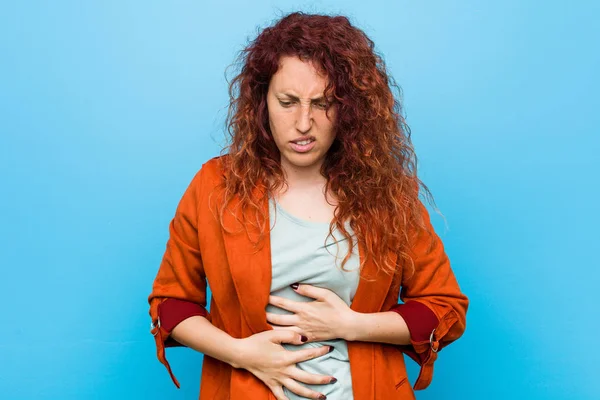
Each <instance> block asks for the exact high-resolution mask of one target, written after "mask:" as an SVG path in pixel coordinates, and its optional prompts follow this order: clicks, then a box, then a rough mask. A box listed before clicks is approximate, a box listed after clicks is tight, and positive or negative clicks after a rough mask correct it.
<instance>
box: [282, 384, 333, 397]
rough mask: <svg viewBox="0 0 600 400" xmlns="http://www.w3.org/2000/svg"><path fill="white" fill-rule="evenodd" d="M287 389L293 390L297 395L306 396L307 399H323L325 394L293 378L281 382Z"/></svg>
mask: <svg viewBox="0 0 600 400" xmlns="http://www.w3.org/2000/svg"><path fill="white" fill-rule="evenodd" d="M282 383H283V384H284V386H285V387H286V388H288V390H290V391H291V392H294V393H295V394H297V395H298V396H301V397H306V398H308V399H325V398H326V397H325V395H324V394H323V393H319V392H315V391H314V390H312V389H309V388H307V387H305V386H302V385H301V384H299V383H298V382H296V381H295V380H293V379H286V380H284V381H283V382H282Z"/></svg>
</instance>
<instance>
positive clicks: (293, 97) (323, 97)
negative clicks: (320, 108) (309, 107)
mask: <svg viewBox="0 0 600 400" xmlns="http://www.w3.org/2000/svg"><path fill="white" fill-rule="evenodd" d="M278 94H279V95H282V96H287V97H289V98H290V99H291V100H296V101H300V98H299V97H297V96H294V95H292V94H289V93H278ZM322 100H325V96H319V97H315V98H314V99H311V101H312V102H319V101H322Z"/></svg>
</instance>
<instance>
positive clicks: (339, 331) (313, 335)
mask: <svg viewBox="0 0 600 400" xmlns="http://www.w3.org/2000/svg"><path fill="white" fill-rule="evenodd" d="M295 291H296V293H298V294H301V295H303V296H306V297H311V298H313V299H315V300H314V301H310V302H299V301H293V300H289V299H285V298H283V297H278V296H270V297H269V304H272V305H274V306H277V307H279V308H283V309H284V310H288V311H291V312H293V313H294V314H289V315H281V314H273V313H267V321H268V322H269V323H271V324H275V325H277V326H273V329H275V330H286V331H293V332H296V333H299V334H301V335H304V336H306V337H307V338H308V341H311V342H314V341H323V340H330V339H338V338H340V339H346V338H347V337H348V336H347V335H348V334H349V333H350V332H351V331H352V328H351V326H352V321H354V320H355V319H356V315H357V313H356V312H355V311H354V310H352V309H351V308H350V307H348V305H347V304H346V302H344V300H342V299H341V298H340V297H339V296H338V295H337V294H335V293H334V292H332V291H331V290H329V289H323V288H319V287H316V286H312V285H305V284H302V285H298V288H297V289H295Z"/></svg>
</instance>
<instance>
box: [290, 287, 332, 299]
mask: <svg viewBox="0 0 600 400" xmlns="http://www.w3.org/2000/svg"><path fill="white" fill-rule="evenodd" d="M294 290H295V292H296V293H298V294H301V295H302V296H305V297H310V298H313V299H316V300H321V301H322V300H325V298H326V297H327V296H328V295H329V293H331V291H330V290H329V289H324V288H320V287H317V286H313V285H307V284H305V283H303V284H299V285H298V288H297V289H294Z"/></svg>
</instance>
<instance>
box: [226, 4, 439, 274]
mask: <svg viewBox="0 0 600 400" xmlns="http://www.w3.org/2000/svg"><path fill="white" fill-rule="evenodd" d="M284 55H286V56H297V57H299V58H300V59H302V60H303V61H310V62H312V63H313V65H315V66H317V67H318V68H320V69H321V71H322V72H323V73H324V74H325V76H327V77H328V85H327V87H326V89H325V96H326V98H328V97H329V96H330V95H332V96H333V98H334V102H335V103H336V106H337V111H336V113H335V115H336V116H335V120H334V129H335V131H336V139H335V140H334V142H333V144H332V146H331V148H330V149H329V151H328V153H327V155H326V158H325V161H324V163H323V166H322V169H321V174H322V175H323V176H324V177H325V178H326V181H327V183H326V190H327V191H330V192H332V193H333V194H334V195H335V196H336V198H337V201H338V204H337V206H336V209H335V212H334V218H333V220H332V222H331V225H330V231H329V234H330V235H331V233H332V231H333V229H334V228H335V227H337V228H338V229H339V230H340V232H341V233H342V234H343V235H344V236H345V237H346V238H347V239H348V240H349V244H350V246H349V250H348V253H347V254H346V256H345V258H344V260H343V262H342V268H344V264H345V263H346V261H347V260H348V259H349V258H350V255H351V251H352V247H353V246H354V242H353V239H352V235H350V234H349V232H348V231H347V230H346V229H345V227H344V224H345V222H349V223H350V227H351V228H352V230H353V231H354V234H355V237H356V240H357V241H362V243H363V244H364V248H365V250H366V252H367V254H365V255H364V260H366V259H368V258H371V259H372V260H373V261H374V263H375V265H376V266H377V268H378V270H381V269H383V270H384V271H385V272H386V273H393V272H395V271H397V268H396V265H388V264H390V263H389V262H388V258H387V254H389V252H390V251H392V252H394V253H396V254H398V256H400V257H402V258H404V259H408V260H409V262H410V263H411V268H412V267H413V265H412V260H411V259H410V256H409V254H408V250H409V247H408V246H409V245H410V243H411V235H410V232H416V231H418V228H425V227H426V225H425V221H423V218H422V213H421V212H420V207H421V206H420V204H419V203H420V200H419V186H421V187H423V189H424V190H425V191H426V192H427V194H428V197H429V198H430V199H432V198H433V197H432V195H431V193H430V191H429V189H428V188H427V186H425V185H424V184H423V183H422V182H421V181H420V179H419V178H418V177H417V157H416V155H415V152H414V148H413V145H412V143H411V140H410V129H409V127H408V125H407V124H406V123H405V120H404V117H403V116H402V106H401V103H400V98H401V90H400V89H399V87H398V85H397V84H396V83H395V81H394V80H393V78H392V77H390V76H389V75H388V74H387V72H386V67H385V63H384V61H383V60H382V58H381V57H380V56H379V55H378V54H377V53H376V52H375V51H374V43H373V41H372V40H371V39H369V38H368V37H367V35H366V34H365V33H364V32H363V31H362V30H360V29H358V28H356V27H354V26H353V25H352V24H351V23H350V21H349V20H348V19H347V18H346V17H344V16H328V15H315V14H306V13H302V12H294V13H291V14H288V15H286V16H284V17H282V18H281V19H280V20H278V21H277V22H276V23H275V24H274V25H272V26H270V27H267V28H265V29H264V30H262V31H261V32H260V33H259V34H258V36H257V37H256V38H255V39H254V40H253V41H251V42H250V43H249V44H248V45H247V46H246V47H245V48H244V49H243V50H242V51H241V52H240V54H239V56H238V59H237V62H238V63H239V64H240V65H241V70H240V72H239V74H237V75H236V76H235V77H234V78H233V79H232V80H231V81H230V82H229V97H230V104H229V110H228V114H227V120H226V128H227V129H226V131H227V136H228V144H227V145H226V147H225V148H223V151H222V153H223V154H225V153H226V155H227V156H226V157H221V159H222V160H223V166H224V175H225V179H224V181H223V188H224V191H223V193H224V197H223V199H224V201H223V202H222V204H221V207H220V218H221V222H222V221H223V213H224V212H225V210H226V207H227V204H229V202H230V201H231V200H232V199H233V198H234V197H236V196H238V197H239V203H238V206H239V207H241V208H242V209H246V210H249V211H250V212H249V215H254V216H255V218H251V219H247V220H245V221H243V223H244V224H243V225H244V226H246V232H247V233H248V227H249V226H253V227H255V228H258V232H260V235H259V240H260V238H262V235H264V234H266V233H267V232H268V230H266V228H267V227H268V224H267V222H266V221H268V216H266V215H263V214H264V212H261V207H260V203H259V201H260V200H257V199H256V198H253V196H252V192H253V190H254V189H255V186H256V185H257V184H259V183H260V184H261V185H262V186H261V188H262V189H261V191H262V193H263V196H270V195H271V194H273V193H275V191H276V190H278V189H280V188H281V187H282V186H283V185H285V181H284V180H285V179H284V174H283V171H282V168H281V165H280V154H279V150H278V149H277V146H276V145H275V142H274V140H273V138H272V135H271V132H270V127H269V122H268V111H267V91H268V88H269V82H270V80H271V77H272V76H273V75H274V74H275V72H276V71H277V70H278V67H279V59H280V57H281V56H284ZM392 87H393V88H396V89H398V92H399V95H398V98H395V97H394V95H393V93H392V89H391V88H392ZM262 200H264V197H263V198H262ZM363 265H364V264H361V268H362V266H363Z"/></svg>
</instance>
